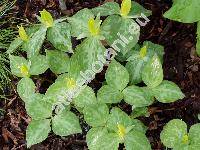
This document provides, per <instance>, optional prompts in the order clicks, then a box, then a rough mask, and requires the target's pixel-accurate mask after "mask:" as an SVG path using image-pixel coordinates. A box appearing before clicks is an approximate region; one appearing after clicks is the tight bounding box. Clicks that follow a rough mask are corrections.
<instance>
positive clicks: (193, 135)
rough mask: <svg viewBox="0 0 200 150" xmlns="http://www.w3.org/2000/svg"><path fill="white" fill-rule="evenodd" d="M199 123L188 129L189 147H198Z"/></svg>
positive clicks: (199, 139) (199, 141) (199, 140)
mask: <svg viewBox="0 0 200 150" xmlns="http://www.w3.org/2000/svg"><path fill="white" fill-rule="evenodd" d="M199 133H200V123H197V124H195V125H193V126H191V127H190V131H189V140H190V145H196V144H197V145H198V144H199V146H200V134H199Z"/></svg>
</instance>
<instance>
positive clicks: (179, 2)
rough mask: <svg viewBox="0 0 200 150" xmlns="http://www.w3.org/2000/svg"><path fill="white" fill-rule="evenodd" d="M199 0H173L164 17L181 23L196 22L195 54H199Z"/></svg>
mask: <svg viewBox="0 0 200 150" xmlns="http://www.w3.org/2000/svg"><path fill="white" fill-rule="evenodd" d="M199 10H200V1H199V0H173V6H172V8H170V9H169V10H168V11H167V12H166V13H165V14H164V17H165V18H168V19H171V20H175V21H178V22H183V23H195V22H197V44H196V50H197V54H198V55H199V56H200V14H199Z"/></svg>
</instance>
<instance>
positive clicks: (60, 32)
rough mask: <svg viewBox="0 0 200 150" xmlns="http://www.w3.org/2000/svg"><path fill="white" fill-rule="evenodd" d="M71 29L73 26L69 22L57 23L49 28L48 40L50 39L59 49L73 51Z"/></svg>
mask: <svg viewBox="0 0 200 150" xmlns="http://www.w3.org/2000/svg"><path fill="white" fill-rule="evenodd" d="M70 30H71V26H70V25H69V24H68V23H66V22H62V23H57V24H55V25H54V26H53V27H51V28H49V29H48V31H47V40H48V41H50V42H51V43H52V44H53V46H54V47H55V48H56V49H58V50H61V51H64V52H72V43H71V33H70Z"/></svg>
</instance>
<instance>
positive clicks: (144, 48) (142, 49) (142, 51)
mask: <svg viewBox="0 0 200 150" xmlns="http://www.w3.org/2000/svg"><path fill="white" fill-rule="evenodd" d="M146 55H147V46H144V47H142V48H141V49H140V58H144V57H145V56H146Z"/></svg>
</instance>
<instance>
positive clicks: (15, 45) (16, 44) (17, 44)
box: [6, 38, 23, 54]
mask: <svg viewBox="0 0 200 150" xmlns="http://www.w3.org/2000/svg"><path fill="white" fill-rule="evenodd" d="M22 43H23V41H22V40H21V39H20V38H16V39H15V40H14V41H12V42H11V43H10V46H9V48H8V50H7V51H6V52H7V53H8V54H12V53H13V52H14V51H15V50H16V49H17V48H18V47H20V46H21V45H22Z"/></svg>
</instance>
